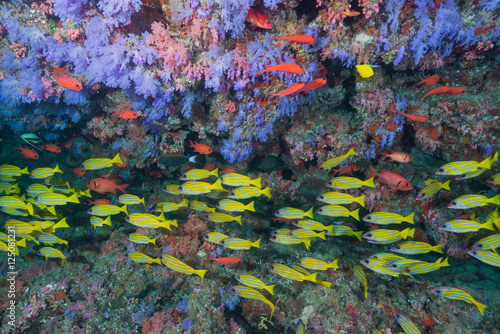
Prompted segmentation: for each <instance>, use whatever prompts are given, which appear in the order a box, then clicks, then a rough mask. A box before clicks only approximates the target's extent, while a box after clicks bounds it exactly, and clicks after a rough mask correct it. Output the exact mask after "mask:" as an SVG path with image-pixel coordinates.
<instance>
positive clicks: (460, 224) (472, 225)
mask: <svg viewBox="0 0 500 334" xmlns="http://www.w3.org/2000/svg"><path fill="white" fill-rule="evenodd" d="M483 228H484V229H487V230H491V231H494V230H495V228H494V227H493V221H492V220H489V221H487V222H486V223H484V224H482V223H481V222H478V221H475V220H467V219H454V220H449V221H447V222H446V223H444V224H443V225H442V226H441V227H439V230H441V231H447V232H454V233H468V232H477V231H479V230H480V229H483Z"/></svg>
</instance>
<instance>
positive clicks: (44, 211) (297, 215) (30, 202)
mask: <svg viewBox="0 0 500 334" xmlns="http://www.w3.org/2000/svg"><path fill="white" fill-rule="evenodd" d="M354 155H355V152H354V150H350V151H349V152H348V153H347V154H344V155H342V156H339V157H336V158H333V159H330V160H328V161H325V162H324V163H322V164H321V166H320V168H319V170H327V171H328V170H331V169H332V168H334V167H336V166H339V165H341V164H343V163H344V162H346V161H347V159H348V158H349V157H350V156H354ZM497 157H498V153H496V154H495V155H494V156H492V157H488V158H487V159H486V160H484V161H482V162H476V161H456V162H451V163H448V164H446V165H444V166H442V167H441V168H439V169H438V170H437V171H436V174H438V175H459V176H462V178H464V177H463V176H464V175H465V176H467V178H469V177H474V176H477V175H480V174H481V173H483V172H484V171H486V170H489V169H491V164H492V163H494V162H495V161H496V160H497ZM112 162H113V159H107V158H93V159H88V160H86V161H85V162H84V163H83V166H84V167H85V168H86V169H87V170H99V169H102V168H107V167H110V166H112ZM55 173H63V172H62V171H61V169H60V168H59V166H57V165H56V166H55V167H54V168H51V167H41V168H36V169H34V170H32V171H31V172H29V171H28V169H27V168H24V169H21V168H19V167H17V166H14V165H8V164H4V165H1V166H0V195H2V196H0V210H1V211H3V212H4V213H6V214H8V215H10V216H15V217H24V218H27V219H26V220H27V221H22V220H18V219H15V218H9V219H8V220H7V221H6V222H5V224H4V227H5V229H6V230H7V232H8V233H9V231H15V236H16V240H15V241H13V240H11V239H10V240H9V236H8V235H7V234H5V233H0V240H1V241H0V249H1V250H3V251H13V252H14V253H15V254H16V255H19V249H18V247H23V248H25V247H27V242H33V243H36V244H37V245H40V243H42V244H43V247H41V248H40V249H39V250H38V254H39V255H41V256H43V257H45V259H48V258H58V259H62V260H63V261H64V262H65V264H66V265H67V266H69V263H68V261H67V258H66V255H65V254H64V253H63V251H62V250H60V249H58V248H55V247H53V246H55V245H64V246H58V247H59V248H61V249H64V247H66V249H69V245H68V241H66V240H63V239H61V238H59V237H58V236H57V235H56V234H55V233H57V229H60V228H69V227H70V225H69V224H68V222H67V221H66V218H63V217H62V216H61V214H60V213H58V212H57V206H61V205H66V204H67V203H80V198H81V197H82V196H85V197H88V198H91V194H90V189H87V190H86V191H82V190H78V189H75V188H71V187H70V185H69V183H68V182H67V181H65V180H63V179H62V178H59V177H57V176H55ZM23 175H29V176H30V177H31V178H32V179H34V181H40V182H43V183H32V184H31V185H30V186H29V187H27V188H26V189H25V193H24V194H23V195H22V196H20V193H21V189H20V188H19V185H18V181H19V179H20V178H21V177H22V176H23ZM471 175H472V176H471ZM210 177H214V178H217V180H216V181H214V182H213V183H209V182H205V181H207V179H209V178H210ZM457 179H461V178H457ZM180 180H182V181H184V182H183V183H182V184H181V185H177V184H169V185H167V186H166V187H165V189H163V190H164V191H166V192H168V193H170V194H173V195H185V196H186V197H187V198H186V199H183V200H182V201H180V202H179V203H177V202H159V203H156V204H155V206H154V209H153V211H155V212H160V214H159V215H155V214H152V213H138V212H134V213H130V214H129V213H128V206H130V205H138V204H142V205H143V206H144V207H145V203H144V198H139V197H138V196H136V195H132V194H123V195H120V196H118V197H116V202H118V203H121V204H123V206H121V207H120V206H117V205H112V204H97V205H94V206H92V207H91V208H90V209H89V210H88V213H89V214H90V215H91V216H90V218H89V220H90V223H91V225H92V226H93V227H94V228H97V227H103V226H104V225H108V226H112V222H111V216H113V215H118V214H120V213H122V212H123V213H125V214H126V215H127V217H126V218H125V220H126V221H127V222H128V223H130V224H132V225H135V226H137V227H141V228H151V229H158V228H160V227H161V228H165V229H167V230H170V229H171V227H172V226H173V227H177V226H178V223H177V220H168V219H166V218H165V213H168V212H173V211H176V210H178V209H179V208H182V207H189V208H191V209H193V210H195V211H199V212H202V213H203V218H205V219H207V220H209V221H211V222H214V223H229V222H232V221H236V222H237V223H238V224H240V225H242V224H243V223H242V215H243V213H244V212H245V211H249V212H254V211H255V208H254V202H253V201H252V202H250V203H247V204H244V203H242V202H240V200H247V199H251V198H261V197H262V195H263V196H264V197H267V198H268V199H270V198H272V195H271V192H272V189H271V188H269V187H268V188H264V189H262V185H261V178H258V179H251V178H249V177H248V176H245V175H241V174H238V173H227V174H222V175H221V176H220V177H219V173H218V169H215V170H213V171H207V170H204V169H191V170H188V171H186V172H185V173H184V174H183V175H182V176H181V177H180ZM201 180H203V181H201ZM373 181H374V180H373V178H370V179H368V180H359V179H357V178H354V177H345V176H338V177H334V178H332V179H331V180H330V182H329V183H328V186H329V187H331V188H337V189H341V190H345V189H355V188H360V187H375V184H374V182H373ZM499 181H500V173H497V174H495V175H493V176H492V177H491V178H489V179H488V183H490V184H492V185H494V186H498V185H500V182H499ZM222 185H224V186H228V187H230V189H225V188H224V187H223V186H222ZM336 185H337V186H336ZM441 189H445V190H450V180H448V181H446V182H444V183H441V182H439V181H436V180H428V181H426V186H425V188H423V189H422V190H421V191H420V192H419V194H418V196H417V199H419V200H426V199H428V198H430V197H432V196H433V195H434V194H436V193H437V192H438V191H439V190H441ZM197 195H204V196H208V197H210V198H217V199H220V201H219V202H218V204H217V206H216V208H217V209H219V210H221V211H222V212H220V211H218V212H216V208H211V207H209V205H207V204H206V203H205V202H204V201H203V200H196V199H192V196H197ZM317 200H318V201H319V202H321V203H322V204H324V205H322V206H321V207H320V208H318V209H317V210H316V211H315V212H316V213H317V214H318V215H323V216H329V217H353V218H354V219H355V220H357V221H359V220H360V217H359V208H358V209H356V210H353V211H349V210H348V209H347V208H346V207H344V206H342V205H346V204H352V203H357V204H359V205H360V206H362V207H364V206H365V202H364V200H365V196H360V197H353V196H351V195H350V194H348V193H343V192H337V191H332V192H325V193H323V194H320V195H319V196H318V197H317ZM488 204H495V205H500V195H497V196H494V197H491V198H489V197H487V196H484V195H479V194H466V195H462V196H459V197H458V198H456V199H455V200H453V201H452V202H451V203H450V204H449V206H448V208H451V209H473V208H476V207H481V206H486V205H488ZM233 214H240V215H236V216H235V215H233ZM275 215H276V216H277V217H278V219H281V220H283V221H285V222H290V223H292V224H293V225H294V226H296V227H298V228H296V229H293V230H290V229H287V228H282V229H279V230H277V231H274V232H272V236H271V237H270V240H271V241H273V242H275V243H280V244H283V245H297V244H304V246H305V247H306V248H307V249H308V250H309V249H310V247H311V242H312V240H313V239H314V238H319V239H322V240H326V237H327V236H355V237H356V238H358V239H359V240H360V241H361V240H362V239H363V238H364V239H365V240H366V241H368V242H369V243H373V244H392V243H397V244H396V245H394V246H393V247H392V248H391V250H392V251H393V252H394V253H377V254H374V255H372V256H370V257H368V258H365V259H362V260H360V263H361V264H362V265H363V266H365V267H366V268H369V269H370V270H372V271H374V272H375V273H378V274H382V275H390V276H395V277H398V276H399V275H406V276H410V277H412V276H413V275H416V274H425V273H428V272H431V271H434V270H438V269H439V268H441V267H444V266H449V263H448V258H447V257H444V258H439V259H438V260H437V261H435V262H425V261H420V260H415V259H410V258H405V257H403V256H401V255H398V254H402V255H418V254H425V253H428V252H435V253H438V254H443V253H444V252H443V249H442V247H443V245H430V244H428V243H425V242H420V241H410V240H406V239H407V238H409V237H410V238H413V236H414V233H415V228H411V227H407V228H404V229H402V230H401V231H400V230H396V229H389V228H385V227H386V226H387V225H391V224H403V223H407V224H409V225H410V226H411V225H413V224H414V220H415V217H414V213H412V214H410V215H408V216H406V217H404V216H402V215H400V214H398V213H394V212H371V213H369V214H368V215H366V216H365V217H363V218H362V220H363V221H365V222H368V223H371V224H375V225H382V228H378V229H373V230H370V231H368V232H365V233H363V232H362V231H357V230H354V229H353V228H351V227H350V226H348V225H346V224H343V223H336V222H334V223H333V224H331V225H326V226H325V225H324V224H323V223H321V222H318V221H315V220H314V214H313V207H311V208H310V209H309V210H308V211H303V210H301V209H298V208H293V207H282V208H279V209H278V210H277V211H276V212H275ZM30 217H31V218H30ZM495 226H496V229H497V230H499V229H500V216H499V214H498V210H497V209H496V210H494V211H492V212H491V213H489V214H488V215H487V216H486V218H485V221H484V222H483V221H479V219H476V217H475V215H474V214H472V216H471V217H470V219H461V218H460V219H453V220H450V221H447V222H445V223H443V224H442V225H441V227H440V229H441V230H442V231H447V232H449V233H472V232H477V231H478V230H480V229H486V230H490V231H492V232H494V231H495ZM128 239H129V240H130V241H131V242H133V243H136V244H149V243H151V244H153V245H156V239H155V238H153V239H151V238H149V237H147V236H145V235H142V234H139V233H132V234H130V235H129V236H128ZM205 240H207V241H209V242H212V243H215V244H218V245H220V246H223V247H226V248H229V249H232V250H249V249H251V248H252V247H257V248H259V247H260V241H261V240H260V239H258V240H253V241H252V240H245V239H240V238H236V237H231V236H228V235H225V234H223V233H219V232H215V231H214V232H210V233H208V234H207V235H206V236H205ZM401 240H404V241H401ZM499 246H500V234H499V233H495V234H491V235H489V236H487V237H485V238H483V239H481V240H479V241H477V242H476V243H475V244H474V245H473V246H472V248H471V250H470V251H469V252H468V253H469V254H470V255H471V256H473V257H475V258H477V259H478V260H480V261H482V262H484V263H486V264H488V265H492V266H497V267H500V255H499V254H498V253H497V252H496V250H495V249H496V248H497V247H499ZM395 253H397V254H395ZM128 257H129V258H130V259H131V260H132V261H134V262H136V263H157V264H158V265H165V266H167V267H168V268H170V269H172V270H174V271H178V272H181V273H184V274H188V275H192V274H195V275H198V276H200V277H201V279H204V276H205V274H206V273H207V270H204V269H195V268H192V267H190V266H188V265H187V264H186V263H184V262H182V261H181V260H180V259H177V258H175V257H173V256H171V255H169V254H166V253H164V254H162V257H161V259H157V258H152V257H150V256H148V255H146V254H143V253H140V252H137V251H129V252H128ZM337 268H339V267H338V259H329V260H328V261H324V260H322V259H316V258H313V257H304V258H301V259H300V261H299V265H292V266H286V265H284V264H281V263H277V262H276V263H270V264H269V269H271V270H272V271H273V272H274V273H275V274H277V275H280V276H282V277H284V278H287V279H290V280H296V281H309V282H312V283H317V284H320V285H323V286H324V287H326V288H330V286H331V284H332V283H330V282H327V281H322V280H320V279H319V278H318V272H317V271H320V272H321V271H326V270H328V269H337ZM309 270H311V271H314V272H313V273H311V272H309ZM352 272H353V274H354V276H355V277H356V278H357V279H358V280H359V281H360V282H361V283H362V285H363V287H364V296H365V298H367V297H368V285H367V279H366V275H365V273H364V271H363V269H362V267H361V266H359V265H355V266H353V267H352ZM235 278H236V280H237V281H238V282H240V283H241V284H242V285H235V286H233V287H232V288H231V290H232V291H233V292H234V293H235V294H237V295H239V296H241V297H245V298H249V299H254V300H258V301H262V302H264V303H265V304H266V305H268V306H269V307H270V308H271V310H272V312H273V313H274V309H275V306H274V305H273V304H272V303H271V302H270V301H269V300H268V299H267V298H266V297H265V296H264V295H263V294H262V293H261V292H259V291H257V290H266V291H267V292H268V293H270V294H271V295H274V285H266V284H265V283H264V282H263V281H262V280H261V279H259V278H257V277H255V276H252V275H249V274H246V273H237V274H236V277H235ZM432 292H433V293H435V294H437V295H440V296H443V297H446V298H450V299H457V300H462V301H466V302H468V303H471V304H474V305H476V306H477V308H478V309H479V311H480V312H481V314H483V315H484V310H485V308H486V305H484V304H481V303H479V302H477V301H476V300H475V299H474V298H473V297H472V296H471V295H470V294H469V293H467V292H465V291H462V290H459V289H456V288H453V287H436V288H434V289H432ZM395 316H396V320H397V321H398V322H399V324H400V325H401V327H402V328H403V330H404V331H405V333H420V331H419V330H418V329H417V327H416V325H415V324H413V323H412V322H411V320H410V319H408V318H407V317H405V316H404V315H403V314H400V313H397V314H396V315H395ZM304 332H305V331H304V325H303V324H302V322H300V323H299V326H298V327H297V333H304ZM372 332H373V333H380V331H378V330H376V329H374V330H373V331H372Z"/></svg>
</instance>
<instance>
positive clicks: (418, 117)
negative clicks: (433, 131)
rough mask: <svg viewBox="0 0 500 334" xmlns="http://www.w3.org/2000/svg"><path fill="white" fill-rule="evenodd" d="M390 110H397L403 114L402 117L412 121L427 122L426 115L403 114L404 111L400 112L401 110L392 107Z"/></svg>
mask: <svg viewBox="0 0 500 334" xmlns="http://www.w3.org/2000/svg"><path fill="white" fill-rule="evenodd" d="M392 110H394V111H395V112H397V113H398V114H400V115H403V116H404V117H406V118H408V119H411V120H412V121H415V122H419V123H425V122H427V117H425V116H421V115H417V114H405V113H404V112H401V111H399V110H396V109H392Z"/></svg>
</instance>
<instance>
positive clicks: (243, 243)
mask: <svg viewBox="0 0 500 334" xmlns="http://www.w3.org/2000/svg"><path fill="white" fill-rule="evenodd" d="M219 245H221V246H224V247H226V248H229V249H233V250H248V249H250V247H255V248H260V239H259V240H257V241H254V242H251V241H249V240H245V239H240V238H226V239H222V240H221V241H219Z"/></svg>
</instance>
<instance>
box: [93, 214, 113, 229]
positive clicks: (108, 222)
mask: <svg viewBox="0 0 500 334" xmlns="http://www.w3.org/2000/svg"><path fill="white" fill-rule="evenodd" d="M90 224H92V226H94V228H97V227H102V226H104V225H109V226H113V225H111V216H108V217H107V218H106V219H102V218H101V217H97V216H91V217H90Z"/></svg>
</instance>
